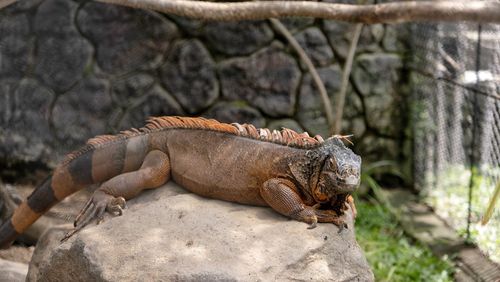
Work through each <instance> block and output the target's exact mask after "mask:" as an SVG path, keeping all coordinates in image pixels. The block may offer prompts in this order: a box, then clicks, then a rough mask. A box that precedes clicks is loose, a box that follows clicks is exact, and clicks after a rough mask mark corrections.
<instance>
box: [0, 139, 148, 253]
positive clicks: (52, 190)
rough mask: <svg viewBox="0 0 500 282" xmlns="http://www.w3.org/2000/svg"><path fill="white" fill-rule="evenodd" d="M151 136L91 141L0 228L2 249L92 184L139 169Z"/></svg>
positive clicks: (62, 165)
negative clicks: (61, 203) (60, 204)
mask: <svg viewBox="0 0 500 282" xmlns="http://www.w3.org/2000/svg"><path fill="white" fill-rule="evenodd" d="M150 138H151V134H144V133H140V134H138V133H137V134H129V135H125V134H121V135H106V136H99V137H96V138H93V139H90V140H89V141H88V142H87V145H85V146H84V147H82V148H81V149H80V150H78V151H75V152H73V153H71V154H69V155H67V156H66V159H65V160H64V161H63V162H62V163H61V164H60V165H59V166H58V167H57V168H56V169H55V170H54V172H53V174H52V175H51V176H50V177H48V178H47V179H46V180H45V181H44V182H43V183H42V184H41V185H40V186H38V187H37V188H36V189H35V190H34V191H33V193H31V195H30V196H29V197H28V199H27V200H25V201H23V202H22V203H21V204H20V205H19V206H18V207H17V208H16V210H15V211H14V214H13V215H12V217H11V218H10V219H9V220H7V221H6V222H4V223H3V224H2V226H0V249H3V248H7V247H9V246H10V245H11V244H12V242H13V241H14V240H15V239H16V237H17V236H18V235H20V234H22V233H23V232H24V231H25V230H26V229H28V227H30V226H31V225H32V224H33V223H34V222H35V221H36V220H37V219H38V218H40V217H41V216H42V215H43V214H44V213H45V212H47V211H48V210H49V209H50V208H51V207H52V206H54V205H55V204H57V203H58V202H60V201H62V200H63V199H64V198H66V197H67V196H69V195H71V194H73V193H75V192H77V191H79V190H80V189H82V188H85V187H87V186H89V185H91V184H96V183H101V182H104V181H106V180H108V179H110V178H112V177H114V176H117V175H119V174H122V173H125V172H129V171H133V170H137V169H138V168H139V167H140V166H141V164H142V161H143V159H144V157H145V156H146V154H147V153H148V151H149V150H150V142H149V141H150Z"/></svg>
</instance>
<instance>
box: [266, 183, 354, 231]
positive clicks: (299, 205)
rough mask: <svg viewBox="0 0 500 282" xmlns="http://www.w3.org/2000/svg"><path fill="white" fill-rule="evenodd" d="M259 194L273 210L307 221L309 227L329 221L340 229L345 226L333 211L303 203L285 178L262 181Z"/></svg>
mask: <svg viewBox="0 0 500 282" xmlns="http://www.w3.org/2000/svg"><path fill="white" fill-rule="evenodd" d="M260 194H261V196H262V198H263V199H264V200H265V201H266V203H267V204H268V205H269V206H271V207H272V208H273V209H274V210H275V211H277V212H279V213H280V214H282V215H285V216H288V217H290V218H293V219H295V220H298V221H302V222H305V223H309V224H310V226H309V228H315V227H316V223H317V222H330V223H333V224H335V225H337V226H339V228H341V229H342V228H343V227H344V226H345V223H344V221H343V220H342V219H341V218H340V217H339V216H338V215H337V214H336V213H335V212H334V211H329V210H326V211H325V210H318V209H317V208H316V207H311V206H308V205H306V204H304V202H303V200H302V199H301V198H300V196H299V194H298V192H297V188H296V187H295V185H294V184H293V183H292V182H291V181H288V180H286V179H281V178H273V179H270V180H268V181H266V182H264V184H263V185H262V187H261V190H260Z"/></svg>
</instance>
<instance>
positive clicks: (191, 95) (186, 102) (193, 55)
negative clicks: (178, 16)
mask: <svg viewBox="0 0 500 282" xmlns="http://www.w3.org/2000/svg"><path fill="white" fill-rule="evenodd" d="M160 78H161V81H162V83H163V85H164V86H165V88H166V89H167V90H168V91H169V92H170V93H171V94H172V95H174V97H175V98H176V99H177V101H179V103H180V104H181V105H182V107H183V108H184V109H186V111H187V112H188V113H190V114H195V113H198V112H199V111H201V110H202V109H205V108H207V107H208V106H209V105H211V104H212V103H213V102H214V101H215V99H217V96H218V95H219V82H218V81H217V77H216V72H215V63H214V61H213V59H212V57H211V56H210V54H209V53H208V51H207V49H206V48H205V46H203V44H202V43H201V42H200V41H198V40H196V39H193V40H188V41H181V42H177V43H176V44H174V45H173V46H172V51H171V53H170V55H169V56H168V58H167V62H166V63H165V64H164V65H163V66H162V67H161V74H160Z"/></svg>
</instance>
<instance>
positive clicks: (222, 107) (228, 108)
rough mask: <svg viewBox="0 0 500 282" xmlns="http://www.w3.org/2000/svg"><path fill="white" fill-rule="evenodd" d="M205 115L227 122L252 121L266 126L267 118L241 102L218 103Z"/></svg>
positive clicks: (254, 123)
mask: <svg viewBox="0 0 500 282" xmlns="http://www.w3.org/2000/svg"><path fill="white" fill-rule="evenodd" d="M203 116H204V117H207V118H213V119H216V120H218V121H220V122H226V123H233V122H237V123H241V124H243V123H250V124H253V125H254V126H256V127H264V125H265V124H266V120H265V119H264V117H263V116H262V114H261V113H260V112H259V111H257V110H256V109H255V108H252V107H250V106H248V105H247V104H246V103H241V102H220V103H217V104H215V105H214V106H213V107H212V108H210V109H209V110H208V111H207V112H205V113H204V114H203Z"/></svg>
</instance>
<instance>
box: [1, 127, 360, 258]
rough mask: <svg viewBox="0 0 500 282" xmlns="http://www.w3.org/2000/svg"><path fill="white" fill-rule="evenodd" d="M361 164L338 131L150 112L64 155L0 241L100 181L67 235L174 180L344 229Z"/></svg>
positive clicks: (198, 190)
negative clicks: (140, 121)
mask: <svg viewBox="0 0 500 282" xmlns="http://www.w3.org/2000/svg"><path fill="white" fill-rule="evenodd" d="M360 166H361V158H360V157H359V156H358V155H356V154H354V153H353V152H352V151H351V150H350V149H349V148H347V147H346V146H345V145H344V143H343V142H342V137H341V136H333V137H331V138H328V139H327V140H323V138H321V137H320V136H319V135H317V136H315V137H309V135H308V134H307V133H302V134H299V133H297V132H295V131H293V130H290V129H286V128H284V129H282V130H281V131H277V130H274V131H270V130H269V129H266V128H263V129H261V128H259V129H257V128H255V127H254V126H253V125H249V124H243V125H241V124H237V123H233V124H227V123H221V122H218V121H215V120H212V119H210V120H209V119H204V118H190V117H154V118H150V119H149V120H148V123H147V124H146V125H145V127H143V128H140V129H135V128H134V129H131V130H127V131H122V132H121V133H120V134H117V135H102V136H97V137H95V138H92V139H89V140H88V141H87V144H86V145H85V146H83V147H82V148H80V149H79V150H77V151H74V152H72V153H70V154H68V155H67V156H66V157H65V159H64V160H63V161H62V162H61V163H60V164H59V165H58V166H57V167H56V169H55V170H54V171H53V173H52V175H51V176H50V177H49V178H47V179H46V180H45V181H44V182H43V183H42V184H41V185H40V186H38V187H37V188H36V189H35V190H34V191H33V193H32V194H31V195H30V196H29V197H28V198H27V200H26V201H23V202H22V203H21V204H20V205H19V207H17V209H16V210H15V211H14V213H13V215H12V217H11V218H10V220H7V221H6V222H4V223H3V225H2V226H1V227H0V247H4V248H5V247H7V246H9V245H10V243H12V241H13V240H14V239H15V238H16V236H18V235H19V234H21V233H23V231H25V230H26V229H27V228H28V227H29V226H30V225H31V224H32V223H33V222H35V221H36V220H37V219H38V218H39V217H40V216H41V215H42V214H43V213H45V212H46V211H47V210H49V209H50V208H51V207H52V206H53V205H55V204H56V203H58V202H59V201H61V200H62V199H64V198H65V197H67V196H69V195H71V194H72V193H74V192H76V191H78V190H80V189H82V188H84V187H86V186H88V185H91V184H95V183H100V187H99V188H98V189H97V190H96V191H95V192H94V194H93V195H92V197H91V198H90V199H89V200H88V202H87V203H86V204H85V206H84V207H83V209H82V211H81V212H80V213H79V214H78V216H77V217H76V219H75V224H74V226H75V229H74V230H73V232H72V233H71V234H73V233H74V232H76V231H78V230H80V229H81V228H82V227H84V226H85V225H87V224H88V223H89V222H91V221H92V220H93V219H98V220H102V218H103V215H104V213H105V212H106V211H108V212H110V213H113V214H119V215H121V214H122V209H123V208H124V206H125V201H126V200H128V199H131V198H133V197H135V196H136V195H137V194H139V193H140V192H141V191H142V190H145V189H152V188H156V187H159V186H161V185H163V184H164V183H166V182H167V181H168V180H170V179H172V180H173V181H175V182H176V183H177V184H179V185H181V186H183V187H184V188H186V189H187V190H189V191H191V192H194V193H196V194H198V195H202V196H205V197H209V198H215V199H221V200H225V201H231V202H237V203H241V204H249V205H258V206H270V207H271V208H273V209H274V210H275V211H277V212H278V213H280V214H283V215H285V216H287V217H290V218H292V219H295V220H298V221H303V222H306V223H308V224H310V228H313V227H315V226H316V223H317V222H330V223H334V224H336V225H337V226H339V227H340V228H342V227H344V226H345V223H344V222H343V220H342V219H341V218H340V216H341V215H342V214H343V212H344V210H345V209H347V206H348V205H349V206H351V208H352V209H353V212H355V207H354V203H353V201H352V197H351V196H350V195H351V193H352V192H354V191H355V189H356V188H357V186H358V185H359V180H360ZM68 236H69V235H68ZM68 236H67V237H68Z"/></svg>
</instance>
